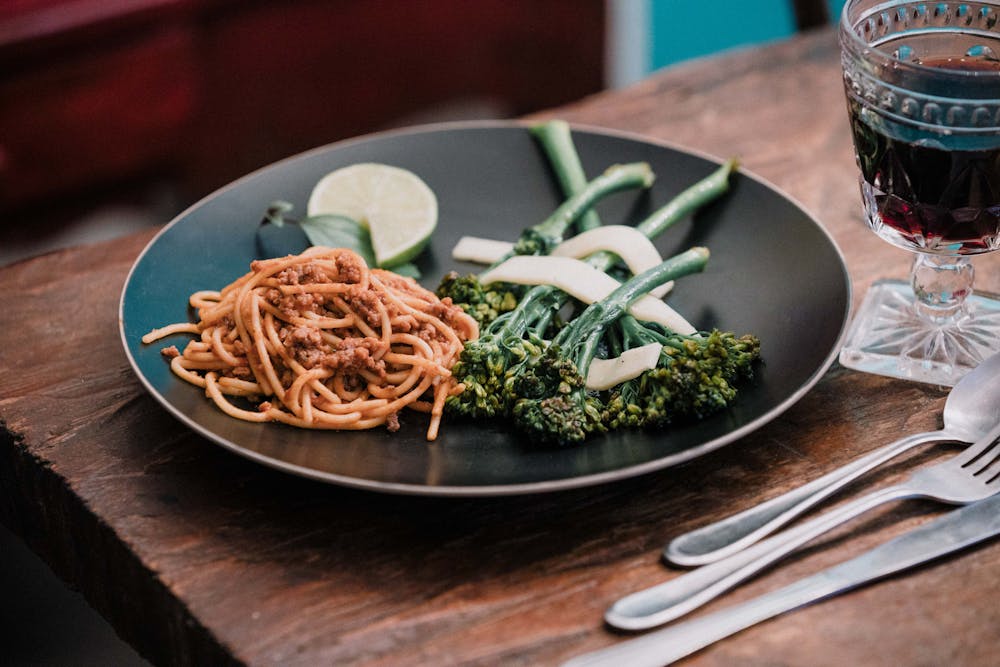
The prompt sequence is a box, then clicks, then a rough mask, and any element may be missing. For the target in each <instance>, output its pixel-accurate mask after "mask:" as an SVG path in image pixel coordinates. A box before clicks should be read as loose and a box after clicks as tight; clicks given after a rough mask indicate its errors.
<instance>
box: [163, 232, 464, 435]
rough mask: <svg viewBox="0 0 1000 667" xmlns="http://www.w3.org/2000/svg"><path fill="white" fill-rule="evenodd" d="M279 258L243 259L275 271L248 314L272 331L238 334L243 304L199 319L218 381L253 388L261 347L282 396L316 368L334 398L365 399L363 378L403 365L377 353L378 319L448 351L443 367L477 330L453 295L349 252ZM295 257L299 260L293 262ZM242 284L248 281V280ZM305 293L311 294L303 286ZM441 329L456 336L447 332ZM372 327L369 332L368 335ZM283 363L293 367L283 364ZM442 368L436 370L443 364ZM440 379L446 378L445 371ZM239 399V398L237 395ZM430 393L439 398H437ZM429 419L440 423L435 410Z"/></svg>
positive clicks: (260, 399) (259, 399) (245, 317)
mask: <svg viewBox="0 0 1000 667" xmlns="http://www.w3.org/2000/svg"><path fill="white" fill-rule="evenodd" d="M314 258H315V259H314ZM282 259H284V260H285V264H284V266H283V268H281V270H275V269H274V268H269V267H275V262H280V261H282ZM282 259H278V260H260V261H255V262H252V263H251V270H252V272H254V273H260V272H268V271H273V273H271V274H269V275H268V276H267V277H265V278H263V280H265V282H264V283H263V284H262V285H261V288H260V289H255V294H257V295H258V296H259V297H261V298H262V299H263V301H265V302H266V303H267V304H268V306H267V307H266V308H261V309H260V312H259V313H254V315H253V317H254V318H256V319H255V322H256V324H255V325H254V326H255V327H256V328H257V330H258V331H259V330H260V328H261V321H262V320H263V321H265V322H266V327H265V328H267V329H268V330H269V331H270V333H269V334H267V335H266V336H264V337H263V338H260V337H257V336H260V334H257V336H254V337H252V338H245V337H246V336H247V329H248V327H249V324H248V322H249V320H250V318H251V314H250V313H251V310H250V308H249V307H248V306H247V305H243V306H239V308H240V310H238V311H234V310H230V312H229V313H226V314H222V313H220V314H219V315H218V316H212V317H211V318H210V319H209V320H206V321H204V323H203V325H202V326H204V327H205V329H204V333H203V336H202V340H203V341H204V342H201V343H199V344H200V345H212V344H214V345H216V346H217V345H219V344H220V342H219V341H220V340H221V341H222V345H223V346H224V348H225V354H222V352H221V351H220V356H221V357H222V358H221V360H220V361H222V362H224V363H221V364H220V363H218V362H207V363H213V365H214V367H215V368H216V369H217V370H213V371H212V372H213V373H215V374H216V375H217V376H218V377H229V378H236V379H240V380H246V381H247V382H251V383H253V382H257V381H259V378H260V373H262V372H263V371H262V367H263V364H262V360H261V359H260V357H259V354H260V353H261V348H262V346H263V347H265V348H266V349H267V352H266V354H267V361H268V363H269V364H270V365H271V367H272V368H273V371H274V372H275V373H276V376H277V380H278V382H280V383H281V385H282V386H283V387H284V388H285V389H286V390H287V391H301V389H300V388H301V386H302V385H301V382H300V383H299V384H298V385H296V386H297V387H299V388H296V389H290V387H292V385H293V383H294V382H295V381H296V379H297V378H298V377H300V373H301V372H302V369H305V370H307V371H308V370H312V369H317V368H322V369H327V370H329V371H331V375H332V376H334V377H335V378H336V382H337V383H339V384H338V386H339V387H340V389H338V390H337V391H338V392H342V391H345V390H346V392H351V393H354V394H361V395H364V391H365V390H366V388H367V387H368V386H369V382H371V381H374V379H375V378H378V379H380V380H382V381H387V380H388V379H389V378H390V377H391V376H389V373H393V374H396V375H397V376H398V374H399V372H400V371H401V370H403V371H404V372H407V371H406V369H407V366H406V364H405V363H404V364H402V365H397V364H396V363H393V364H390V365H388V367H387V363H386V361H385V356H386V354H387V353H388V352H390V344H389V343H388V342H386V340H383V338H382V337H381V334H380V333H378V332H381V331H382V326H383V324H384V323H385V322H384V318H385V317H388V319H389V323H390V325H391V328H392V331H393V332H394V333H396V334H410V335H414V336H417V337H418V338H420V339H421V340H423V341H425V342H427V343H429V344H430V345H431V348H432V349H433V350H435V353H440V351H441V350H451V351H450V352H448V354H449V355H452V356H449V357H447V361H444V360H442V361H443V362H444V363H445V364H447V365H450V363H449V362H451V361H453V360H454V358H455V357H454V356H453V355H455V351H454V350H455V341H456V339H457V340H458V341H464V340H466V339H468V338H474V337H475V336H476V335H477V334H478V331H477V329H476V327H475V323H474V322H473V321H472V320H471V318H469V317H468V315H466V314H465V313H464V312H463V311H462V309H461V308H460V307H458V306H456V305H454V304H453V303H452V302H451V299H443V300H439V299H438V298H437V296H436V295H435V294H434V293H433V292H431V291H429V290H427V289H424V288H423V287H421V286H420V285H419V284H418V283H417V282H416V281H415V280H413V279H412V278H407V277H403V276H399V275H397V274H394V273H392V272H390V271H385V270H381V269H371V270H369V269H368V267H367V266H366V265H365V263H364V260H363V259H362V258H361V257H360V256H358V255H357V254H355V253H353V252H350V251H347V250H333V251H329V252H327V253H325V254H324V255H323V256H322V257H317V255H315V254H314V255H311V256H310V255H309V254H308V253H306V254H303V255H302V256H301V257H295V258H292V257H289V258H282ZM300 259H301V261H294V260H300ZM245 279H249V276H248V277H245V278H244V280H245ZM331 283H337V286H336V287H335V288H334V289H332V290H328V291H303V292H295V291H292V290H291V289H288V288H289V287H299V286H308V285H328V284H331ZM379 283H381V284H379ZM234 285H235V283H234ZM383 286H384V287H383ZM305 289H306V290H309V288H308V287H306V288H305ZM235 293H236V292H231V294H235ZM240 298H241V299H242V298H243V297H240ZM268 311H269V312H270V313H271V314H270V315H269V314H268ZM275 311H276V312H275ZM234 312H239V313H240V320H241V321H242V328H241V329H240V333H239V334H237V330H236V322H235V319H234V315H233V313H234ZM276 313H280V317H278V316H275V317H273V320H272V317H271V316H272V315H276ZM415 313H416V314H415ZM424 313H425V314H426V315H429V316H432V317H434V318H436V319H435V320H434V321H433V322H431V321H428V320H427V319H426V317H425V315H423V314H424ZM202 315H204V313H202ZM200 316H201V315H200ZM314 316H315V317H316V318H317V320H318V322H322V321H323V320H326V321H329V320H331V319H332V320H341V321H344V320H345V318H347V319H346V324H342V325H336V324H334V325H328V326H330V328H321V326H319V324H312V323H311V322H309V320H310V318H312V317H314ZM351 317H353V318H356V320H355V321H356V324H353V325H352V324H351V321H350V318H351ZM438 320H439V321H438ZM445 325H446V326H445ZM448 328H451V329H453V330H454V331H448ZM372 330H374V331H375V332H376V334H375V335H374V336H366V334H367V333H370V332H371V331H372ZM220 334H221V338H220ZM275 337H276V338H277V340H275ZM210 341H214V343H211V342H210ZM275 345H279V346H281V348H283V349H281V352H280V354H276V353H275V350H274V346H275ZM396 347H398V348H399V351H400V352H401V353H402V354H409V353H410V352H409V350H410V345H409V344H408V343H404V342H400V343H398V344H397V343H393V344H392V348H393V350H392V351H396V350H395V348H396ZM202 349H204V348H202ZM279 349H280V348H279ZM162 354H163V355H164V356H165V357H167V358H170V359H175V358H176V357H185V356H186V355H187V354H188V352H187V351H185V352H183V353H182V352H180V351H179V350H178V349H177V347H176V346H173V345H171V346H169V347H165V348H163V350H162ZM198 354H201V355H205V354H207V353H204V352H199V353H198ZM391 356H392V355H390V357H391ZM289 359H291V360H294V362H295V363H291V362H290V361H288V360H289ZM189 362H190V363H192V364H201V363H206V360H204V359H203V358H202V359H194V358H192V359H191V360H189ZM447 365H445V366H444V367H445V368H447ZM219 366H222V368H219ZM300 366H301V368H299V367H300ZM195 368H197V367H195ZM200 368H205V366H201V367H200ZM210 368H211V367H210ZM255 371H256V372H255ZM421 372H424V371H421ZM441 377H442V378H446V377H447V375H446V374H445V375H442V376H441ZM392 381H394V382H395V381H396V380H392ZM330 386H332V385H330ZM435 386H440V385H435ZM269 393H270V392H269ZM242 395H243V396H246V394H245V393H244V394H242ZM437 395H438V396H440V395H441V394H440V392H438V393H437ZM249 398H250V399H251V401H252V403H253V404H254V405H255V406H256V410H258V411H260V412H265V413H268V412H271V411H273V410H282V409H285V408H287V406H286V405H283V403H284V399H283V398H274V397H272V396H266V397H265V396H256V397H249ZM407 400H409V401H415V400H422V401H423V402H424V403H423V404H424V405H427V403H426V401H429V400H432V399H431V397H430V392H428V393H427V394H426V395H424V396H422V397H419V396H416V397H414V398H411V399H407ZM440 400H443V398H442V399H440ZM313 405H314V409H324V408H323V406H322V401H320V402H317V403H314V404H313ZM405 405H409V403H405V404H404V406H405ZM316 406H319V407H318V408H317V407H316ZM438 409H439V408H438ZM424 410H426V408H424ZM437 414H438V419H439V418H440V412H438V413H437ZM382 417H383V418H384V424H385V426H386V428H387V429H388V430H389V431H396V430H398V429H399V428H400V419H399V417H400V416H399V412H398V410H397V411H393V412H391V413H385V412H383V414H382ZM436 429H437V426H436V422H434V420H433V419H432V427H431V429H430V430H429V432H428V437H429V438H430V439H433V437H434V435H436Z"/></svg>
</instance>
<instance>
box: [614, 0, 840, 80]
mask: <svg viewBox="0 0 1000 667" xmlns="http://www.w3.org/2000/svg"><path fill="white" fill-rule="evenodd" d="M622 1H625V2H630V1H635V0H622ZM642 1H644V2H647V3H648V5H647V12H646V16H647V20H648V22H649V25H648V28H649V38H648V45H647V59H648V60H647V71H652V70H655V69H659V68H660V67H664V66H666V65H670V64H673V63H676V62H681V61H683V60H688V59H690V58H696V57H698V56H703V55H707V54H710V53H716V52H718V51H724V50H726V49H732V48H737V47H741V46H749V45H752V44H761V43H764V42H769V41H773V40H776V39H782V38H785V37H788V36H790V35H792V34H794V33H795V30H796V28H795V14H794V11H793V9H792V3H791V0H714V1H713V0H642ZM843 3H844V0H827V6H828V12H829V16H830V17H831V21H833V22H836V21H837V19H838V18H839V17H840V10H841V7H842V6H843Z"/></svg>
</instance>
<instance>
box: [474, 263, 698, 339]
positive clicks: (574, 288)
mask: <svg viewBox="0 0 1000 667" xmlns="http://www.w3.org/2000/svg"><path fill="white" fill-rule="evenodd" d="M479 282H481V283H482V284H484V285H486V284H489V283H494V282H504V283H516V284H519V285H553V286H555V287H558V288H559V289H561V290H562V291H564V292H566V293H567V294H569V295H571V296H573V297H574V298H577V299H579V300H580V301H583V302H584V303H587V304H590V303H594V302H595V301H600V300H601V299H603V298H604V297H606V296H607V295H609V294H611V292H613V291H615V289H616V288H617V287H618V286H619V285H621V283H619V282H618V281H617V280H615V279H614V278H612V277H611V276H609V275H608V274H606V273H604V272H603V271H600V270H598V269H596V268H594V267H593V266H591V265H589V264H587V263H586V262H582V261H580V260H578V259H572V258H570V257H553V256H551V255H515V256H514V257H511V258H510V259H508V260H506V261H504V262H503V263H502V264H500V265H498V266H495V267H493V268H492V269H489V270H487V271H485V272H483V273H482V274H480V275H479ZM628 312H629V314H631V315H632V316H633V317H635V318H636V319H638V320H642V321H644V322H656V323H658V324H662V325H663V326H665V327H666V328H667V329H669V330H671V331H676V332H677V333H679V334H685V335H691V334H693V333H696V331H697V329H695V328H694V327H693V326H691V324H690V323H689V322H688V321H687V320H685V319H684V318H683V317H682V316H681V315H680V314H679V313H678V312H677V311H675V310H674V309H673V308H671V307H670V306H668V305H667V304H665V303H664V302H663V301H661V300H659V299H657V298H655V297H652V296H649V295H646V296H642V297H639V298H638V299H636V300H635V301H633V302H632V305H631V306H629V309H628Z"/></svg>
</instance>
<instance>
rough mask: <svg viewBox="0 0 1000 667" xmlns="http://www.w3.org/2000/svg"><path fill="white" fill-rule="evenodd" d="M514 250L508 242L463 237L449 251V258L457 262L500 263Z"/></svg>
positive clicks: (512, 245)
mask: <svg viewBox="0 0 1000 667" xmlns="http://www.w3.org/2000/svg"><path fill="white" fill-rule="evenodd" d="M513 250H514V244H513V243H510V242H508V241H496V240H494V239H484V238H479V237H478V236H463V237H462V238H460V239H459V240H458V243H456V244H455V247H454V248H452V249H451V258H452V259H454V260H455V261H457V262H474V263H476V264H492V263H493V262H497V261H500V260H501V259H503V258H504V257H506V256H507V255H509V254H510V253H511V252H513Z"/></svg>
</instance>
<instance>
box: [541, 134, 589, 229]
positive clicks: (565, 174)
mask: <svg viewBox="0 0 1000 667" xmlns="http://www.w3.org/2000/svg"><path fill="white" fill-rule="evenodd" d="M530 132H531V134H532V135H534V137H535V138H536V139H537V140H538V143H539V144H541V146H542V149H543V150H544V151H545V155H546V156H547V157H548V159H549V164H551V165H552V171H553V172H555V175H556V180H558V181H559V185H560V187H561V188H562V192H563V195H564V196H566V197H572V196H573V195H575V194H577V193H578V192H580V191H581V190H583V189H584V188H585V187H587V175H586V173H584V171H583V165H582V164H580V156H579V154H578V153H577V152H576V147H575V146H574V145H573V136H572V133H571V132H570V128H569V123H567V122H566V121H564V120H550V121H547V122H545V123H539V124H537V125H532V126H531V128H530ZM600 226H601V220H600V218H599V217H597V212H596V211H594V210H593V209H591V210H589V211H587V212H586V213H584V214H583V217H581V218H580V219H579V220H578V221H577V223H576V228H577V231H581V232H584V231H587V230H588V229H594V228H595V227H600Z"/></svg>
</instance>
